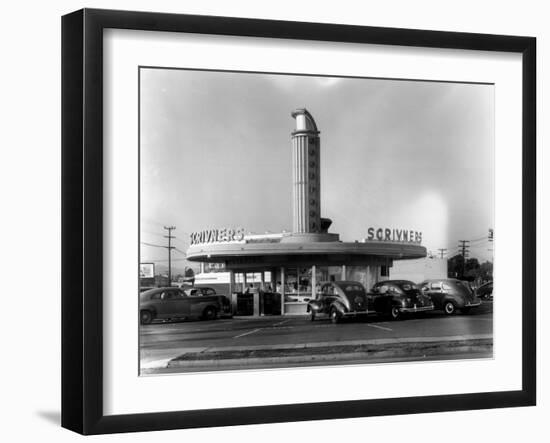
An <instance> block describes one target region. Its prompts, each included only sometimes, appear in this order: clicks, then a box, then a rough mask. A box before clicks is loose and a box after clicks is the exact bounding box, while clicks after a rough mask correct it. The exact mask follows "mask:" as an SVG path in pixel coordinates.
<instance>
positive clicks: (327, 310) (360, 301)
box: [307, 281, 374, 323]
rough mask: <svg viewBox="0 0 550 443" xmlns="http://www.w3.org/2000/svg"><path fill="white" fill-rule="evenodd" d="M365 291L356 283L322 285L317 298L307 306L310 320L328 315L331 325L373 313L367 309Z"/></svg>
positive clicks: (340, 282)
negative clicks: (345, 318)
mask: <svg viewBox="0 0 550 443" xmlns="http://www.w3.org/2000/svg"><path fill="white" fill-rule="evenodd" d="M367 304H368V301H367V291H365V288H364V287H363V285H362V284H361V283H359V282H356V281H338V282H326V283H322V284H321V287H320V291H319V292H318V294H317V298H315V299H313V300H310V301H309V302H308V304H307V312H309V313H310V316H311V320H312V321H313V320H315V319H316V318H317V317H318V316H319V315H328V316H329V318H330V320H331V321H332V323H338V322H339V321H340V320H341V319H342V318H344V317H355V316H358V315H367V314H370V313H371V312H372V313H373V312H374V311H369V310H368V309H367Z"/></svg>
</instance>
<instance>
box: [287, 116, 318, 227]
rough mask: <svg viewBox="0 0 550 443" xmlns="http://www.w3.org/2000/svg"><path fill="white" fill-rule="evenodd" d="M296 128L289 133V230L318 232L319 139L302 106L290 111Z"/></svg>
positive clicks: (311, 121) (311, 119) (310, 117)
mask: <svg viewBox="0 0 550 443" xmlns="http://www.w3.org/2000/svg"><path fill="white" fill-rule="evenodd" d="M292 117H294V119H295V120H296V130H295V131H294V132H292V183H293V189H292V192H293V199H292V209H293V211H292V214H293V232H294V233H295V234H308V233H320V232H321V186H320V185H321V183H320V160H321V156H320V148H321V139H320V138H319V131H318V130H317V125H316V124H315V120H313V117H312V116H311V114H310V113H309V112H308V111H307V110H306V109H296V110H295V111H294V112H292Z"/></svg>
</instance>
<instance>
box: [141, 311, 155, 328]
mask: <svg viewBox="0 0 550 443" xmlns="http://www.w3.org/2000/svg"><path fill="white" fill-rule="evenodd" d="M139 321H140V322H141V324H142V325H148V324H149V323H151V322H152V321H153V314H151V312H150V311H141V312H140V313H139Z"/></svg>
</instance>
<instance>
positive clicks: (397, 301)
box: [369, 280, 434, 320]
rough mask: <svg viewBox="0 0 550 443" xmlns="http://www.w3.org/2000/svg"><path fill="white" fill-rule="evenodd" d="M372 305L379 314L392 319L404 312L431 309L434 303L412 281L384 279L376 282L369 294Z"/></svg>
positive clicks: (397, 317) (399, 316)
mask: <svg viewBox="0 0 550 443" xmlns="http://www.w3.org/2000/svg"><path fill="white" fill-rule="evenodd" d="M369 295H370V296H371V298H372V300H373V307H374V309H375V311H376V312H377V313H379V314H383V315H388V316H390V317H391V318H392V319H393V320H397V319H399V318H401V317H402V314H404V313H416V312H425V311H431V310H433V309H434V304H433V302H432V300H431V299H430V297H428V296H426V295H424V294H422V293H421V292H420V290H419V289H418V286H416V285H415V284H414V283H413V282H412V281H408V280H386V281H381V282H378V283H376V284H375V285H374V286H373V287H372V290H371V294H369Z"/></svg>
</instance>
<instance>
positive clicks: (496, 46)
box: [62, 9, 536, 434]
mask: <svg viewBox="0 0 550 443" xmlns="http://www.w3.org/2000/svg"><path fill="white" fill-rule="evenodd" d="M108 28H117V29H131V30H146V31H171V32H190V33H199V34H217V35H226V36H245V37H268V38H278V39H302V40H316V41H326V42H351V43H369V44H378V45H398V46H417V47H425V48H426V47H429V48H454V49H469V50H479V51H503V52H510V53H519V54H521V55H522V69H523V79H522V82H523V84H522V89H523V97H522V128H523V134H522V144H523V145H522V159H523V164H522V171H523V179H522V181H523V183H522V187H523V189H522V196H523V200H522V202H523V203H522V204H523V208H522V211H523V212H522V221H523V232H522V252H523V258H522V275H523V280H522V291H523V292H522V296H521V307H522V334H523V335H522V389H521V390H517V391H505V392H480V393H473V394H458V395H436V396H423V397H404V398H392V399H374V400H356V401H336V402H334V401H333V402H322V403H307V404H285V405H266V406H260V407H237V408H231V409H225V408H224V409H209V410H200V411H170V412H161V413H142V414H132V415H115V416H112V415H111V416H106V415H104V413H103V407H102V405H103V376H102V370H103V355H102V354H103V338H102V324H103V321H102V308H103V298H102V281H103V280H102V263H103V246H102V245H103V236H102V233H103V229H102V223H103V209H102V204H103V201H102V195H103V192H102V191H103V181H102V180H103V171H102V160H103V147H102V137H103V112H102V106H103V96H102V94H103V89H102V84H103V80H102V76H103V47H102V45H103V40H102V35H103V30H104V29H108ZM535 67H536V39H535V38H532V37H517V36H504V35H484V34H471V33H456V32H440V31H424V30H412V29H390V28H378V27H364V26H349V25H338V24H319V23H301V22H287V21H274V20H257V19H243V18H229V17H210V16H196V15H177V14H162V13H149V12H127V11H109V10H96V9H83V10H80V11H76V12H74V13H71V14H68V15H66V16H64V17H63V18H62V426H63V427H65V428H68V429H71V430H73V431H76V432H79V433H82V434H104V433H116V432H132V431H151V430H162V429H178V428H195V427H212V426H228V425H240V424H258V423H274V422H289V421H302V420H319V419H335V418H351V417H364V416H380V415H392V414H412V413H425V412H436V411H458V410H467V409H485V408H503V407H517V406H530V405H535V404H536V312H535V309H536V296H535V295H536V287H535V282H536V278H535V273H536V271H535V264H536V154H535V150H536V149H535V148H536V145H535V143H536V141H535V140H536V118H535V115H536V68H535Z"/></svg>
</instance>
